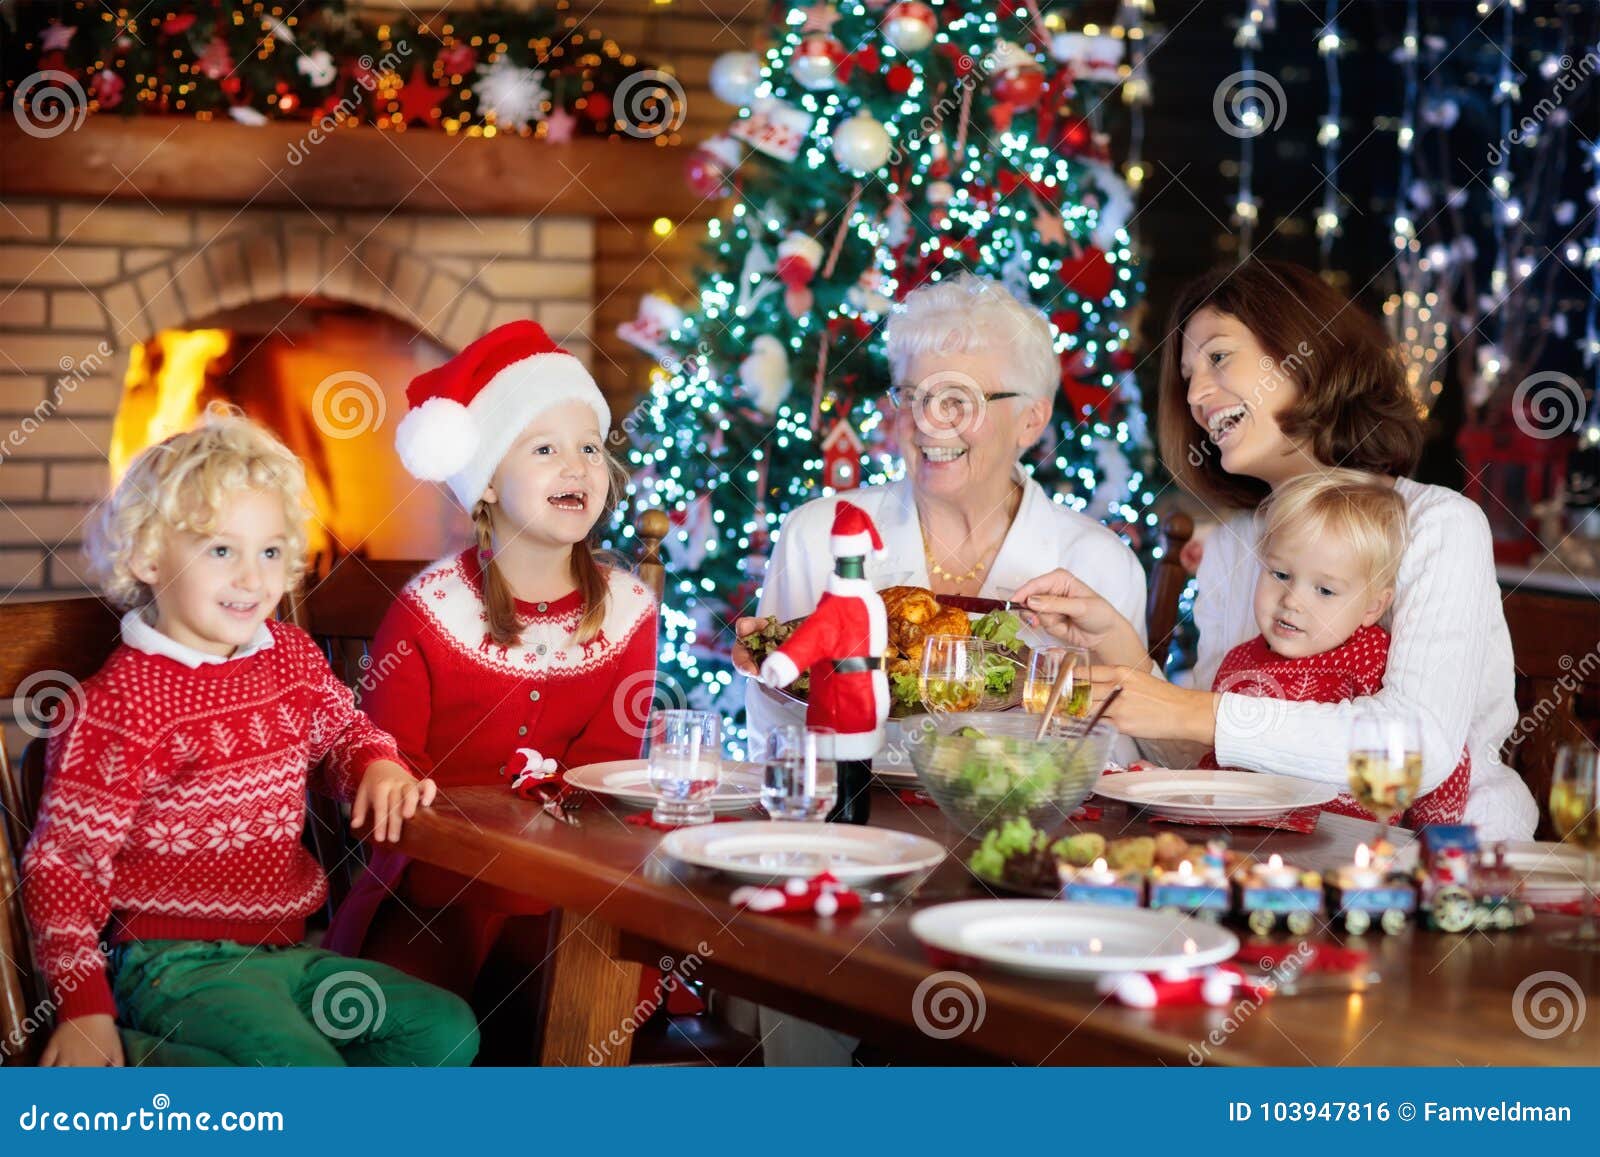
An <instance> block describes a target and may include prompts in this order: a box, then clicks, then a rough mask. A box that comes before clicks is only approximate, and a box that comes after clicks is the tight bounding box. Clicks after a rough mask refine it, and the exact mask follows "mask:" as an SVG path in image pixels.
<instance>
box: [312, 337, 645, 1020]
mask: <svg viewBox="0 0 1600 1157" xmlns="http://www.w3.org/2000/svg"><path fill="white" fill-rule="evenodd" d="M406 397H407V400H408V401H409V403H410V406H411V409H410V412H409V413H408V414H407V415H406V417H405V419H404V421H402V422H401V423H400V427H399V430H398V432H397V436H396V439H395V441H396V446H397V449H398V450H399V453H400V457H401V460H402V461H403V462H404V463H405V466H406V468H407V470H409V471H410V472H411V473H412V474H413V475H414V476H416V477H417V478H419V479H422V480H426V481H442V482H444V483H445V485H446V486H447V487H448V488H449V490H450V492H451V494H453V495H454V496H455V498H456V500H457V501H458V502H459V503H460V504H461V506H462V508H463V509H465V510H466V511H467V512H469V513H470V514H471V516H472V523H473V526H474V528H475V529H476V532H477V546H476V547H475V548H472V549H469V550H466V551H463V552H462V553H460V554H453V555H450V556H448V557H446V558H442V559H440V560H439V561H438V562H436V563H434V564H433V565H431V566H429V567H428V568H426V569H425V570H423V571H422V573H421V574H419V575H417V576H416V578H414V579H412V580H411V582H410V583H409V584H407V586H406V587H405V589H404V590H403V591H402V592H401V594H400V597H399V598H398V600H397V601H396V602H395V604H394V606H393V607H391V608H390V610H389V613H388V615H387V616H386V617H385V618H384V621H383V625H382V626H381V627H380V628H379V630H378V634H377V637H376V639H375V640H374V641H373V649H372V670H373V671H375V672H382V673H383V674H382V675H381V677H374V678H373V679H372V680H371V684H372V685H371V688H370V690H367V691H366V693H365V694H364V696H363V703H362V706H363V707H364V708H365V709H366V710H367V712H368V714H370V715H371V716H372V718H373V719H374V720H375V721H377V723H378V725H379V726H380V727H382V728H384V729H385V730H387V731H388V732H389V733H390V734H391V735H393V736H394V737H395V739H396V741H397V742H398V744H399V747H400V751H401V753H402V754H403V755H404V757H405V758H406V759H407V760H408V761H409V762H410V763H411V764H412V765H413V766H414V767H415V768H416V769H417V770H418V771H419V772H420V773H421V774H423V775H426V776H431V777H432V778H433V779H434V780H435V781H437V782H438V783H439V784H440V785H441V786H443V787H447V788H448V787H452V786H457V785H484V784H488V785H501V786H505V787H511V786H512V785H513V784H515V785H517V786H519V787H520V786H522V785H523V784H525V783H528V782H529V781H534V782H537V781H541V780H547V779H553V777H555V776H557V775H558V774H559V773H560V772H561V771H563V770H564V769H566V768H567V767H571V766H577V765H581V764H586V763H598V762H602V761H607V760H614V759H630V758H637V757H638V755H639V749H640V743H641V738H642V735H643V727H642V726H641V722H642V721H640V720H638V719H637V718H634V719H633V720H632V721H630V719H629V717H628V709H629V706H630V705H633V707H634V713H635V715H637V705H638V704H639V703H644V702H648V701H649V699H650V695H651V687H652V684H653V680H654V671H655V638H656V607H655V601H654V599H653V597H652V596H651V594H650V593H649V592H648V591H647V590H646V589H645V587H644V586H643V585H642V584H641V583H640V582H639V581H638V579H636V578H635V577H634V576H633V575H632V574H630V573H629V572H628V571H627V570H625V569H621V568H618V567H611V566H608V565H606V564H605V563H604V562H602V561H601V560H600V559H599V558H597V557H596V555H595V552H594V550H593V548H592V547H591V546H590V544H589V536H590V534H591V532H592V531H593V529H594V526H595V524H596V523H598V522H599V521H600V520H601V519H602V517H603V516H605V515H606V514H607V513H608V512H609V511H610V510H611V508H612V505H613V503H614V502H615V501H616V499H617V497H618V496H619V495H620V493H621V492H622V488H623V485H624V484H625V482H626V476H625V475H624V474H623V473H622V470H621V468H620V466H618V465H617V463H616V462H615V461H614V460H612V459H611V457H610V456H609V455H608V454H607V453H606V450H605V437H606V432H607V431H608V429H609V428H610V425H611V413H610V410H609V409H608V408H607V406H606V401H605V398H604V397H603V396H602V395H601V393H600V390H599V388H598V387H596V385H595V383H594V380H593V379H592V378H591V377H590V376H589V373H588V371H587V370H585V369H584V367H583V365H582V363H580V362H579V361H578V359H577V358H575V357H573V356H572V355H571V354H569V353H567V352H566V351H565V350H563V349H561V348H559V347H558V346H557V345H556V344H555V343H554V342H552V341H551V340H550V338H549V337H548V336H547V335H546V333H545V331H544V330H543V329H542V328H540V327H539V326H538V325H536V324H535V323H533V322H531V321H518V322H511V323H509V324H507V325H503V326H500V327H499V328H497V329H495V330H493V331H491V332H490V333H488V334H486V335H485V336H483V337H481V338H479V339H478V340H477V341H475V342H473V343H472V344H471V345H469V346H468V347H467V348H466V349H464V350H462V351H461V353H460V354H458V355H457V356H456V357H454V358H453V359H451V360H450V361H449V362H447V363H445V364H444V365H442V366H440V367H439V368H438V369H435V370H431V371H429V372H427V373H425V374H423V375H421V376H420V377H418V378H417V379H416V380H415V381H413V382H412V383H411V385H410V387H409V389H408V390H407V391H406ZM548 911H549V906H548V905H545V904H540V903H538V902H535V901H530V900H529V898H527V897H525V896H521V895H517V894H513V893H510V892H505V891H503V890H501V889H497V888H493V887H490V886H487V885H484V884H482V883H480V882H474V881H471V880H469V879H467V878H465V877H462V876H458V875H456V874H455V873H452V872H446V871H444V870H442V869H438V868H434V867H433V866H431V865H428V864H423V863H412V862H410V861H408V860H407V859H406V857H404V856H401V855H399V854H397V853H396V852H394V851H392V850H386V849H383V848H377V849H375V850H374V853H373V856H372V860H371V863H370V864H369V866H368V871H367V872H366V873H364V874H363V875H362V876H361V878H360V879H358V880H357V881H356V884H355V886H354V888H353V889H352V891H351V893H350V895H349V897H348V898H347V899H346V900H345V902H344V904H343V905H341V906H340V908H339V911H338V912H337V913H336V914H335V917H334V921H333V926H332V928H330V930H329V933H328V941H327V942H328V944H329V945H330V946H331V945H333V944H339V945H341V946H342V950H343V951H344V952H346V953H348V954H352V955H356V954H359V955H364V956H369V957H374V958H376V959H379V960H383V961H385V962H387V963H391V964H394V965H396V966H398V967H401V968H404V969H405V970H406V971H408V972H410V973H412V974H413V975H415V976H418V977H423V978H427V979H430V980H433V981H434V982H435V983H437V984H439V985H441V986H443V987H446V988H449V989H451V990H452V991H455V992H457V993H460V994H462V995H464V996H465V995H469V994H470V992H471V989H472V985H473V981H474V980H475V978H476V977H477V975H478V972H479V970H480V969H481V968H482V966H483V963H484V961H485V959H486V958H487V956H488V954H489V951H490V949H491V948H492V947H493V946H494V945H495V944H496V942H497V941H499V940H501V939H502V938H505V939H506V940H507V948H508V950H510V951H513V952H516V954H517V955H519V956H526V955H528V954H529V953H532V954H533V955H532V956H531V959H532V960H533V961H538V960H539V959H542V957H543V956H544V954H545V947H544V939H543V938H544V934H545V930H544V928H543V924H544V922H543V921H530V920H526V919H520V917H527V916H538V915H542V914H544V913H547V912H548ZM514 917H517V918H519V919H513V918H514ZM512 939H517V940H519V941H521V942H522V943H521V951H518V946H517V945H515V944H511V943H510V941H511V940H512Z"/></svg>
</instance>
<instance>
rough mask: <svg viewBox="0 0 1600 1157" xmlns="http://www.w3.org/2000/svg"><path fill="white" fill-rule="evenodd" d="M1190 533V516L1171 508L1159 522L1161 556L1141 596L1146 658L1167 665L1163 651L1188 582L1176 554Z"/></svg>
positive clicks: (1174, 630)
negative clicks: (1143, 608) (1146, 639)
mask: <svg viewBox="0 0 1600 1157" xmlns="http://www.w3.org/2000/svg"><path fill="white" fill-rule="evenodd" d="M1193 536H1194V519H1192V518H1190V517H1189V516H1188V515H1187V514H1185V513H1184V512H1183V511H1181V510H1175V511H1173V512H1172V513H1171V514H1169V515H1167V517H1166V518H1164V519H1163V520H1162V522H1161V558H1160V559H1159V560H1158V561H1157V562H1156V565H1155V568H1154V569H1153V570H1152V571H1151V572H1150V586H1149V593H1148V595H1147V597H1146V599H1145V610H1144V621H1145V627H1146V632H1147V636H1148V638H1149V640H1150V659H1151V661H1152V662H1154V663H1155V664H1156V665H1157V666H1159V667H1162V668H1165V667H1166V665H1167V651H1168V650H1169V649H1170V648H1171V647H1172V636H1173V635H1174V634H1175V633H1176V632H1177V629H1178V600H1179V599H1180V598H1181V597H1182V596H1183V588H1184V587H1186V586H1187V585H1188V584H1189V572H1188V571H1186V570H1184V569H1183V563H1182V562H1181V561H1180V560H1179V558H1178V556H1179V555H1181V554H1182V553H1183V548H1184V547H1185V546H1187V545H1189V539H1190V538H1192V537H1193Z"/></svg>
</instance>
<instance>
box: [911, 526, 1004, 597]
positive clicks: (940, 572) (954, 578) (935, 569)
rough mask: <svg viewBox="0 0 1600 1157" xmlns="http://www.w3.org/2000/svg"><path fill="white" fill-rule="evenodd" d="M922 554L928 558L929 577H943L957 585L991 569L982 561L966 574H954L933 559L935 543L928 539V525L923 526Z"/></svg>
mask: <svg viewBox="0 0 1600 1157" xmlns="http://www.w3.org/2000/svg"><path fill="white" fill-rule="evenodd" d="M922 555H923V557H924V558H925V559H927V560H928V577H929V578H942V579H944V580H946V581H947V582H951V583H954V584H956V585H957V586H959V585H960V584H961V583H968V582H971V581H972V580H973V579H975V578H977V577H978V576H979V575H981V574H982V573H983V572H984V571H986V570H988V569H989V564H988V563H986V562H980V563H978V565H977V566H975V567H973V568H972V569H971V570H969V571H968V572H967V573H966V574H954V573H952V572H950V571H947V570H945V569H944V567H942V566H940V565H939V564H938V563H936V562H934V561H933V543H932V542H931V541H929V539H928V531H927V528H926V527H923V528H922Z"/></svg>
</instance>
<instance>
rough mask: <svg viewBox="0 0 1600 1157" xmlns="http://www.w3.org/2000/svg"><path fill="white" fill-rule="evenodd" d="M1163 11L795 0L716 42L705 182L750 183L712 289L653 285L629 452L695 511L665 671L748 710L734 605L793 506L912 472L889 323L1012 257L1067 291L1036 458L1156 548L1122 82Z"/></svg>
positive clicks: (656, 498) (687, 513) (651, 496)
mask: <svg viewBox="0 0 1600 1157" xmlns="http://www.w3.org/2000/svg"><path fill="white" fill-rule="evenodd" d="M1091 8H1093V9H1097V10H1099V11H1103V12H1106V13H1107V14H1108V16H1109V17H1110V18H1111V19H1112V20H1113V21H1114V22H1112V23H1108V24H1103V25H1102V24H1096V23H1094V22H1093V20H1092V19H1091V17H1092V16H1093V13H1092V12H1091V11H1089V9H1091ZM1148 11H1149V4H1148V3H1147V2H1140V3H1129V4H1123V5H1118V6H1113V5H1106V4H1099V5H1088V4H1081V3H1078V2H1076V0H1064V2H1059V3H1048V2H1045V3H1034V0H1020V2H1011V0H1000V3H992V2H989V3H967V2H965V0H944V2H940V3H934V2H930V3H923V2H922V0H899V2H894V3H885V2H884V0H842V2H840V3H838V4H833V3H829V2H827V0H818V2H817V3H813V4H812V5H811V6H809V7H796V8H792V9H788V10H786V11H780V13H779V16H778V23H777V24H776V25H775V26H774V27H773V28H772V29H771V30H770V40H769V42H770V47H769V48H768V49H767V50H766V51H765V53H764V54H762V55H757V54H754V53H731V54H728V55H727V56H724V57H722V58H720V59H719V60H718V61H717V62H716V63H715V65H714V68H713V72H712V78H711V80H712V86H713V91H714V92H715V93H716V94H717V96H718V97H719V99H722V100H724V101H726V102H728V103H729V104H732V105H734V106H737V107H738V108H739V110H740V111H739V114H738V116H737V118H736V119H735V120H734V122H733V124H732V126H731V127H730V129H729V131H728V132H727V133H726V134H724V135H722V136H719V137H716V138H714V139H712V140H711V141H709V142H707V144H706V145H705V146H703V147H702V148H701V149H699V150H697V151H696V154H695V156H694V157H693V158H692V159H691V161H690V164H689V174H688V175H689V178H690V180H691V183H692V184H693V185H694V186H695V188H696V189H697V190H699V191H700V192H702V193H703V194H705V195H707V196H717V195H722V194H731V198H730V203H729V208H728V210H727V211H726V212H725V213H724V214H723V215H722V216H721V217H720V218H719V219H717V220H715V221H713V222H712V223H711V226H710V237H709V241H708V245H707V251H706V252H707V258H708V260H707V266H706V270H705V272H704V275H703V278H702V281H701V284H700V287H699V299H698V301H696V302H693V303H692V304H691V305H690V306H689V307H688V308H686V309H680V308H679V307H678V306H676V305H673V304H671V303H668V302H664V301H662V300H660V299H652V300H650V301H647V302H646V304H645V306H644V307H643V309H642V310H641V315H640V318H639V320H638V321H637V322H635V323H632V324H630V325H629V326H625V327H623V334H624V336H628V337H629V338H630V340H634V341H635V342H636V344H639V345H640V346H641V348H645V349H649V350H651V351H652V352H654V353H656V354H657V355H658V357H660V359H661V361H662V365H661V367H660V368H659V370H658V371H657V372H656V373H655V374H654V375H653V381H652V385H651V388H650V391H649V393H648V395H647V397H646V398H645V399H644V401H643V402H642V404H641V406H640V407H639V409H638V411H637V412H636V413H635V414H634V415H632V416H631V417H630V419H629V420H628V422H627V428H628V431H629V433H630V434H631V444H630V446H629V449H628V452H627V458H628V464H629V466H630V468H631V469H632V471H633V475H634V478H633V492H634V495H635V498H636V501H637V503H638V504H643V505H656V506H660V507H661V508H663V509H665V510H666V511H668V512H669V516H670V517H671V519H672V521H673V523H674V532H673V534H672V535H671V536H670V537H669V539H668V546H669V549H670V550H671V552H672V570H671V573H672V575H673V576H674V578H675V581H674V583H673V584H672V587H671V589H670V590H669V591H668V597H667V605H666V607H664V608H663V615H662V622H663V643H662V652H661V660H662V662H661V667H662V675H661V679H662V682H663V684H664V685H665V689H664V694H667V695H674V696H681V699H682V700H683V701H687V702H691V703H694V704H696V705H710V704H715V705H718V706H720V707H722V709H723V710H724V713H725V714H727V715H729V716H733V715H735V714H736V713H737V711H738V709H739V706H740V699H741V695H740V694H739V693H738V692H737V691H735V690H734V685H735V680H734V679H733V677H732V674H731V667H730V665H729V661H728V649H729V647H730V646H731V640H732V631H731V629H730V627H729V624H730V623H731V621H732V620H733V618H734V617H735V616H737V615H738V614H740V613H744V612H748V611H749V609H750V608H752V607H753V605H754V601H755V598H756V595H757V593H758V591H759V584H760V582H761V577H762V574H763V569H764V566H765V560H766V558H767V556H768V554H769V550H770V546H771V541H772V538H773V535H774V534H775V533H777V531H778V528H779V525H780V523H781V521H782V519H783V517H784V515H785V514H787V513H788V511H789V510H791V509H792V508H794V507H795V506H796V505H798V504H800V503H802V502H804V501H806V500H808V499H810V498H813V497H816V496H817V495H818V494H821V493H825V492H827V491H829V490H830V489H842V488H846V487H849V486H853V485H870V484H873V483H877V482H882V481H884V480H887V479H891V478H894V477H896V476H897V474H898V472H899V470H900V469H901V466H900V462H899V457H898V454H897V449H896V447H895V446H894V444H893V442H892V431H891V429H890V427H891V423H888V422H887V421H886V420H885V419H886V409H885V407H886V405H887V403H886V402H885V400H884V394H885V390H886V389H887V387H888V386H889V384H890V382H889V376H888V367H887V363H886V360H885V354H884V347H883V322H884V320H885V316H886V314H887V312H888V311H889V309H890V304H891V302H892V301H893V300H895V299H897V298H899V297H902V296H904V294H905V293H906V292H907V291H908V290H910V289H911V288H913V287H915V286H917V285H919V284H921V283H923V282H926V281H930V280H936V279H939V278H944V277H948V276H951V275H953V274H955V273H957V272H959V271H964V270H970V271H973V272H977V273H980V274H985V275H989V276H993V277H996V278H998V279H1001V280H1002V281H1003V282H1004V283H1005V284H1006V285H1008V286H1009V287H1010V288H1011V289H1012V290H1013V291H1014V292H1016V293H1017V294H1018V295H1019V296H1021V297H1022V298H1023V299H1024V300H1031V301H1032V302H1033V303H1035V304H1036V305H1037V306H1038V307H1039V308H1041V309H1042V310H1043V311H1044V312H1045V313H1046V315H1047V316H1048V317H1049V319H1050V321H1051V323H1052V325H1053V327H1054V330H1055V335H1056V336H1055V345H1056V350H1057V352H1058V354H1059V357H1060V362H1061V383H1062V385H1061V390H1060V393H1059V395H1058V397H1057V402H1056V408H1055V418H1056V425H1055V436H1047V437H1046V438H1045V439H1044V440H1043V441H1042V442H1041V444H1040V445H1039V446H1038V447H1037V448H1036V450H1035V451H1034V452H1032V453H1031V454H1030V455H1029V456H1027V457H1026V458H1025V465H1026V466H1027V468H1028V469H1030V470H1031V471H1033V472H1034V476H1035V477H1036V478H1038V479H1039V480H1040V481H1041V483H1043V484H1044V485H1045V487H1046V489H1047V490H1048V491H1051V492H1052V493H1053V494H1054V497H1055V499H1056V501H1059V502H1063V503H1068V504H1070V505H1072V506H1073V507H1075V508H1077V509H1080V510H1085V511H1089V512H1091V513H1093V514H1095V515H1098V516H1100V517H1102V518H1104V519H1106V520H1107V521H1108V522H1109V523H1110V524H1111V525H1113V526H1114V527H1116V528H1118V529H1120V530H1121V531H1122V532H1123V533H1124V534H1126V535H1127V536H1128V537H1129V539H1130V540H1131V541H1133V542H1134V543H1135V544H1136V545H1145V546H1148V539H1149V535H1150V528H1151V527H1153V525H1154V523H1155V516H1154V514H1153V513H1152V512H1151V510H1150V504H1151V502H1152V501H1153V495H1152V493H1151V491H1150V489H1149V487H1150V481H1149V478H1150V471H1151V468H1152V464H1151V458H1150V450H1149V443H1148V438H1147V435H1146V430H1145V425H1144V415H1143V411H1142V407H1141V404H1140V400H1139V394H1138V389H1137V387H1136V385H1135V383H1134V379H1133V375H1132V369H1133V366H1134V353H1133V350H1132V348H1131V342H1132V334H1131V330H1130V321H1131V314H1132V311H1133V310H1134V308H1135V306H1136V305H1137V304H1138V302H1139V300H1140V297H1141V295H1142V284H1141V281H1140V277H1139V273H1138V268H1137V263H1136V258H1135V254H1134V252H1133V248H1132V244H1131V242H1130V240H1129V236H1128V233H1127V230H1126V228H1125V226H1126V224H1127V222H1128V220H1129V218H1130V216H1131V214H1132V209H1133V194H1132V192H1131V190H1130V189H1129V187H1128V184H1127V182H1126V181H1125V180H1124V176H1123V174H1122V173H1120V172H1119V171H1118V169H1117V168H1116V167H1115V166H1114V165H1113V163H1112V161H1111V130H1112V128H1113V127H1116V128H1117V129H1118V131H1122V126H1123V123H1124V121H1123V118H1124V117H1125V115H1126V110H1127V108H1128V104H1127V102H1129V101H1132V102H1134V103H1136V104H1137V103H1141V102H1145V101H1148V100H1149V99H1150V89H1149V85H1148V82H1147V81H1146V80H1145V79H1144V78H1143V77H1142V76H1141V77H1138V78H1137V80H1138V83H1137V84H1136V85H1133V86H1130V85H1129V84H1127V82H1128V81H1129V79H1130V77H1132V74H1133V68H1132V65H1131V64H1130V63H1129V55H1128V48H1129V46H1130V44H1137V43H1139V42H1140V41H1141V40H1142V39H1143V37H1144V36H1145V33H1146V28H1145V25H1144V19H1145V17H1146V15H1147V13H1148ZM1114 122H1115V123H1114ZM618 526H619V533H620V534H621V535H622V536H624V537H625V536H627V535H628V534H629V533H631V530H630V528H629V527H628V526H627V524H626V523H625V522H619V524H618Z"/></svg>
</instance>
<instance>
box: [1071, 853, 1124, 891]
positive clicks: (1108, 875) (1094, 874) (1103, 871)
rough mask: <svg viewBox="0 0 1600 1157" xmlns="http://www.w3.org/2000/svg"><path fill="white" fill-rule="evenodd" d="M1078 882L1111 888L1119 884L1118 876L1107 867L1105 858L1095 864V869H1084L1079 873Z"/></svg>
mask: <svg viewBox="0 0 1600 1157" xmlns="http://www.w3.org/2000/svg"><path fill="white" fill-rule="evenodd" d="M1076 882H1077V883H1079V884H1098V885H1101V886H1109V885H1111V884H1115V883H1116V882H1117V874H1116V873H1115V872H1113V871H1112V870H1111V869H1110V868H1108V867H1107V866H1106V861H1105V857H1104V856H1102V857H1100V858H1099V859H1098V860H1096V861H1095V862H1094V867H1092V868H1084V869H1082V870H1081V871H1079V873H1078V879H1077V881H1076Z"/></svg>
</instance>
